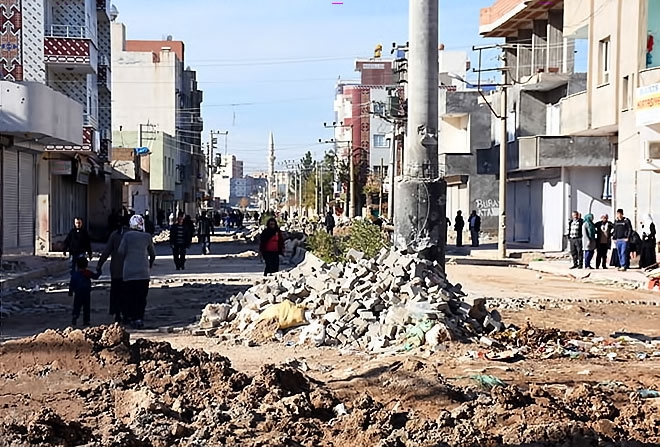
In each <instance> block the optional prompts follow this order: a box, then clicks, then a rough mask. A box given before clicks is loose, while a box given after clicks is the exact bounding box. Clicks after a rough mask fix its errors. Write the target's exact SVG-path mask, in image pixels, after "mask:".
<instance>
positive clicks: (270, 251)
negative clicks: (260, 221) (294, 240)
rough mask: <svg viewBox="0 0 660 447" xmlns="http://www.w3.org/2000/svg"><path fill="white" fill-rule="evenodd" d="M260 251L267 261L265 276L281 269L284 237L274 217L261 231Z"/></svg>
mask: <svg viewBox="0 0 660 447" xmlns="http://www.w3.org/2000/svg"><path fill="white" fill-rule="evenodd" d="M259 253H261V256H263V258H264V262H265V263H266V268H265V270H264V276H266V275H268V274H269V273H276V272H277V271H279V269H280V255H281V254H282V253H284V237H283V235H282V232H281V231H280V229H279V227H278V226H277V220H275V218H274V217H271V218H270V219H268V222H266V228H265V229H264V231H262V232H261V238H260V241H259Z"/></svg>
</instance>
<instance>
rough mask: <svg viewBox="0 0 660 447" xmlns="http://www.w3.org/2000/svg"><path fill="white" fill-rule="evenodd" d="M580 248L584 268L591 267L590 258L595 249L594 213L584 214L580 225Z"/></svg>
mask: <svg viewBox="0 0 660 447" xmlns="http://www.w3.org/2000/svg"><path fill="white" fill-rule="evenodd" d="M582 250H584V268H585V269H591V268H593V267H592V266H591V260H592V259H593V257H594V250H596V226H595V225H594V215H593V214H591V213H589V214H587V215H586V216H584V224H583V225H582Z"/></svg>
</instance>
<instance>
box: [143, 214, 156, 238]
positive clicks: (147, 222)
mask: <svg viewBox="0 0 660 447" xmlns="http://www.w3.org/2000/svg"><path fill="white" fill-rule="evenodd" d="M144 231H146V232H147V233H149V234H150V235H152V236H153V235H154V233H155V232H156V225H154V222H153V221H152V220H151V215H150V214H149V210H146V211H145V212H144Z"/></svg>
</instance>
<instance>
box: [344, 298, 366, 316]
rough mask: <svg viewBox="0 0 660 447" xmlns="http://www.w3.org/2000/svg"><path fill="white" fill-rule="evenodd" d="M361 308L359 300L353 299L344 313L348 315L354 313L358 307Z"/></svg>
mask: <svg viewBox="0 0 660 447" xmlns="http://www.w3.org/2000/svg"><path fill="white" fill-rule="evenodd" d="M360 308H362V303H361V302H359V301H353V302H352V303H351V304H350V305H349V306H348V309H346V313H347V314H348V315H355V314H356V313H357V311H358V309H360Z"/></svg>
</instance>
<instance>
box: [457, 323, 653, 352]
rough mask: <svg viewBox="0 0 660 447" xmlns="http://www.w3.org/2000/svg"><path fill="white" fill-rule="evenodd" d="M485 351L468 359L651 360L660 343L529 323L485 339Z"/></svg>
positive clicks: (637, 336) (627, 335)
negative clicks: (540, 326) (600, 335)
mask: <svg viewBox="0 0 660 447" xmlns="http://www.w3.org/2000/svg"><path fill="white" fill-rule="evenodd" d="M479 344H480V345H481V346H482V347H484V348H485V349H484V350H483V351H473V350H471V351H468V357H471V358H485V359H488V360H499V361H516V360H520V359H523V358H537V359H556V358H570V359H586V358H603V359H607V360H610V361H630V360H638V361H642V360H650V359H653V358H655V359H659V358H660V340H658V339H653V338H652V337H648V336H644V335H641V334H634V333H625V332H621V333H619V332H617V333H614V334H611V336H610V337H609V338H605V337H596V336H595V334H594V333H593V332H591V331H585V330H583V331H580V332H575V331H562V330H560V329H556V328H539V327H536V326H534V325H533V324H531V323H529V322H527V323H525V324H524V325H523V326H522V327H520V328H516V327H509V328H507V329H505V330H504V331H502V332H499V333H497V334H492V336H482V337H481V338H480V340H479Z"/></svg>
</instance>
